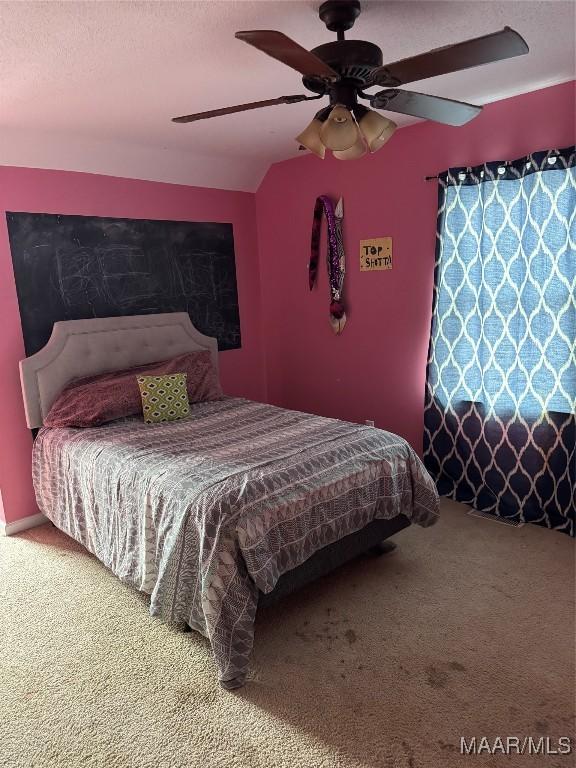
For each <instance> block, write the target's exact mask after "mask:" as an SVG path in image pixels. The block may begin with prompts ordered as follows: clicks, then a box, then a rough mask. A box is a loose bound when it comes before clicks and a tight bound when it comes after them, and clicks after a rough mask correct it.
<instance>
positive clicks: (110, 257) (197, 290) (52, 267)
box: [6, 212, 241, 355]
mask: <svg viewBox="0 0 576 768" xmlns="http://www.w3.org/2000/svg"><path fill="white" fill-rule="evenodd" d="M6 219H7V223H8V234H9V237H10V249H11V251H12V262H13V265H14V276H15V279H16V290H17V293H18V303H19V305H20V316H21V319H22V330H23V333H24V344H25V348H26V354H27V355H31V354H33V353H34V352H37V351H38V350H39V349H41V348H42V347H43V346H44V345H45V344H46V342H47V341H48V339H49V337H50V334H51V333H52V326H53V324H54V323H55V322H56V321H57V320H78V319H83V318H90V317H118V316H120V315H146V314H152V313H155V312H188V314H189V315H190V318H191V320H192V322H193V324H194V325H195V326H196V328H198V330H199V331H201V332H202V333H205V334H207V335H208V336H216V338H217V339H218V347H219V349H221V350H223V349H235V348H238V347H240V345H241V339H240V317H239V312H238V292H237V288H236V265H235V261H234V236H233V232H232V225H231V224H216V223H203V222H190V221H150V220H144V219H111V218H98V217H92V216H90V217H87V216H61V215H57V214H47V213H11V212H8V213H6Z"/></svg>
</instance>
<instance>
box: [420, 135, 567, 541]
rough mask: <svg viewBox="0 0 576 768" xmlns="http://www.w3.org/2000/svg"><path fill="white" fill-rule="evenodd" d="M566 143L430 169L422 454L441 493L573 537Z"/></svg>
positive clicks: (475, 506)
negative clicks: (431, 244) (430, 304)
mask: <svg viewBox="0 0 576 768" xmlns="http://www.w3.org/2000/svg"><path fill="white" fill-rule="evenodd" d="M575 164H576V163H575V148H574V147H569V148H567V149H563V150H550V151H547V152H538V153H535V154H533V155H529V156H527V157H523V158H521V159H520V160H516V161H514V162H506V163H503V162H495V163H487V164H485V165H482V166H478V167H475V168H451V169H450V170H448V171H446V172H445V173H442V174H440V176H439V206H438V229H437V250H436V268H435V280H434V282H435V285H434V311H433V318H432V331H431V339H430V354H429V359H428V369H427V383H426V405H425V429H424V458H425V463H426V466H427V468H428V470H429V471H430V473H431V474H432V476H433V477H434V478H435V480H436V483H437V485H438V490H439V492H440V493H441V494H442V495H445V496H450V497H452V498H454V499H456V500H458V501H462V502H464V503H467V504H470V505H471V506H472V507H474V508H475V509H477V510H480V511H484V512H491V513H493V514H495V515H499V516H502V517H506V518H509V519H514V520H516V521H527V522H532V523H539V524H541V525H545V526H547V527H549V528H555V529H557V530H561V531H565V532H566V533H569V534H570V535H574V513H575V507H576V498H575V497H576V424H575V419H576V417H575V414H576V169H575Z"/></svg>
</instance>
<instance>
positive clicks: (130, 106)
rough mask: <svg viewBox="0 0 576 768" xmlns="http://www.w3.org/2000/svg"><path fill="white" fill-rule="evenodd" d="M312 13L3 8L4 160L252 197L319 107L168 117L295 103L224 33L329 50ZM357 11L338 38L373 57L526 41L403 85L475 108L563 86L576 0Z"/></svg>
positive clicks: (281, 73) (287, 75)
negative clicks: (275, 34) (274, 36)
mask: <svg viewBox="0 0 576 768" xmlns="http://www.w3.org/2000/svg"><path fill="white" fill-rule="evenodd" d="M318 6H319V2H309V1H308V0H306V2H299V1H296V2H292V0H286V2H276V1H275V2H269V1H267V0H262V1H260V2H254V1H253V0H244V1H238V0H235V1H234V2H228V1H222V2H220V1H219V0H208V1H205V2H193V1H185V2H163V1H162V0H160V1H159V2H99V1H96V2H55V1H53V2H0V39H1V40H2V44H1V46H0V164H3V165H17V166H29V167H41V168H58V169H67V170H76V171H88V172H92V173H104V174H110V175H117V176H128V177H134V178H141V179H152V180H159V181H167V182H175V183H181V184H191V185H199V186H207V187H219V188H225V189H241V190H248V191H252V190H254V189H255V188H256V187H257V186H258V184H259V182H260V180H261V179H262V177H263V175H264V174H265V172H266V170H267V168H268V167H269V165H270V164H271V163H273V162H276V161H278V160H283V159H287V158H290V157H294V156H296V155H297V152H298V148H297V145H296V143H295V142H294V136H296V135H297V134H298V133H299V132H300V131H301V130H302V128H303V127H304V126H305V125H306V124H307V122H308V121H309V119H310V118H311V117H312V114H313V113H314V111H315V109H316V105H317V104H318V103H319V102H312V103H311V104H308V103H306V102H304V103H300V104H292V105H281V106H275V107H270V108H268V109H265V110H257V111H254V112H245V113H241V114H235V115H229V116H226V117H221V118H216V119H213V120H205V121H200V122H197V123H192V124H189V125H175V124H173V123H171V122H170V118H171V117H172V116H174V115H181V114H186V113H190V112H196V111H202V110H208V109H214V108H218V107H223V106H228V105H231V104H238V103H242V102H247V101H255V100H260V99H267V98H273V97H276V96H281V95H284V94H293V93H303V92H304V91H303V86H302V83H301V81H300V78H299V76H298V74H297V73H296V72H294V71H292V70H290V69H289V68H288V67H286V66H284V65H282V64H280V63H278V62H276V61H274V60H272V59H269V58H267V57H266V56H264V55H263V54H261V53H260V52H258V51H256V50H255V49H253V48H251V47H250V46H247V45H246V44H245V43H243V42H241V41H239V40H236V39H235V38H234V32H235V31H237V30H243V29H278V30H280V31H282V32H284V33H285V34H287V35H289V36H290V37H292V38H294V39H295V40H297V41H298V42H299V43H301V44H302V45H303V46H305V47H307V48H312V47H314V46H316V45H319V44H321V43H323V42H329V41H331V40H333V39H334V36H333V35H332V33H329V32H328V31H327V30H326V28H325V27H324V25H323V24H322V23H321V22H320V20H319V19H318V16H317V11H318ZM362 6H363V8H362V15H361V16H360V18H359V20H358V21H357V22H356V25H355V27H354V30H353V31H352V33H351V34H350V35H349V36H350V37H351V38H355V39H364V40H370V41H373V42H375V43H377V44H378V45H379V46H380V47H381V48H382V50H383V53H384V60H385V61H396V60H398V59H402V58H405V57H407V56H411V55H414V54H416V53H419V52H423V51H427V50H430V49H431V48H435V47H438V46H442V45H447V44H450V43H455V42H459V41H461V40H465V39H467V38H471V37H477V36H479V35H483V34H486V33H489V32H492V31H496V30H498V29H501V28H502V27H504V26H505V25H508V26H511V27H513V28H514V29H516V30H517V31H518V32H520V34H521V35H522V36H523V37H524V38H525V39H526V41H527V42H528V44H529V46H530V54H529V55H527V56H523V57H520V58H518V59H513V60H509V61H503V62H500V63H496V64H490V65H487V66H484V67H479V68H477V69H473V70H467V71H464V72H460V73H455V74H451V75H446V76H443V77H437V78H432V79H429V80H425V81H422V82H420V83H411V84H410V86H409V88H411V89H412V90H418V91H420V92H423V93H432V94H436V95H438V96H445V97H448V98H453V99H459V100H462V101H468V102H472V103H478V104H485V103H487V102H491V101H495V100H498V99H502V98H506V97H509V96H513V95H516V94H519V93H524V92H526V91H531V90H536V89H538V88H543V87H545V86H548V85H554V84H556V83H560V82H564V81H566V80H570V79H572V78H574V76H575V72H574V66H575V65H574V59H575V40H574V36H575V33H574V30H575V8H576V5H575V4H574V3H573V2H560V1H558V2H556V1H555V2H530V1H529V0H521V1H517V2H497V1H496V0H495V1H494V2H492V1H491V0H490V1H489V2H480V1H477V0H473V1H472V2H468V1H467V0H458V2H455V1H453V0H449V1H448V2H434V1H432V0H430V1H425V2H418V1H416V0H413V1H408V0H402V2H376V1H375V0H372V1H371V2H363V3H362ZM390 116H391V115H390ZM394 119H395V120H396V121H397V122H399V123H400V124H403V125H405V124H407V123H409V122H411V121H412V122H414V120H412V119H411V118H403V119H402V118H401V119H400V120H398V116H396V117H394ZM390 146H392V145H390ZM319 162H320V161H319Z"/></svg>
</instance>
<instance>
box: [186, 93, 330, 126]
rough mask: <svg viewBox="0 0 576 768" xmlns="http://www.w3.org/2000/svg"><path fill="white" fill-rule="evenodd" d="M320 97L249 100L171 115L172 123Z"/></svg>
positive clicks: (281, 97)
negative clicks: (232, 104)
mask: <svg viewBox="0 0 576 768" xmlns="http://www.w3.org/2000/svg"><path fill="white" fill-rule="evenodd" d="M318 98H321V97H320V96H280V97H279V98H277V99H266V100H265V101H251V102H249V103H248V104H238V105H237V106H235V107H223V108H222V109H210V110H208V111H207V112H197V113H196V114H195V115H182V117H173V118H172V122H173V123H193V122H195V121H196V120H206V118H208V117H220V116H221V115H231V114H233V113H234V112H246V111H248V110H249V109H260V107H273V106H274V105H275V104H296V103H297V102H299V101H311V100H313V99H318Z"/></svg>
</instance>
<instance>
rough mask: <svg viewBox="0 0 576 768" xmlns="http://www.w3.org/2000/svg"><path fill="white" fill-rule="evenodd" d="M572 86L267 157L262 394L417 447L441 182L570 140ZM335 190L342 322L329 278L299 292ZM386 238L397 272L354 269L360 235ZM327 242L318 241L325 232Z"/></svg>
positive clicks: (260, 201) (262, 200) (260, 207)
mask: <svg viewBox="0 0 576 768" xmlns="http://www.w3.org/2000/svg"><path fill="white" fill-rule="evenodd" d="M574 115H575V105H574V83H566V84H563V85H559V86H555V87H552V88H547V89H544V90H540V91H536V92H533V93H530V94H526V95H523V96H518V97H516V98H513V99H507V100H504V101H501V102H497V103H494V104H490V105H488V106H487V107H486V108H485V109H484V111H483V112H482V114H481V115H480V116H479V117H478V118H477V119H476V120H474V121H472V122H471V123H470V124H468V125H467V126H465V127H462V128H450V127H445V126H440V125H437V124H434V123H419V124H417V125H414V126H411V127H408V128H404V129H402V130H399V131H398V132H397V133H396V135H395V136H393V137H392V139H391V140H390V142H389V144H387V145H386V146H385V147H384V148H383V149H381V150H380V151H379V152H378V153H377V154H375V155H371V156H368V157H365V158H362V159H361V160H358V161H353V162H342V161H338V160H334V159H333V158H332V157H331V158H329V159H326V160H324V161H321V160H319V159H317V158H316V157H314V156H311V155H308V156H304V157H301V158H297V159H294V160H289V161H286V162H283V163H279V164H277V165H274V166H272V168H271V169H270V170H269V172H268V174H267V175H266V177H265V179H264V181H263V182H262V185H261V187H260V189H259V190H258V193H257V195H256V206H257V219H258V237H259V256H260V280H261V287H262V322H263V328H264V338H265V354H266V368H267V374H268V397H269V400H270V401H271V402H274V403H277V404H280V405H283V406H286V407H290V408H296V409H301V410H305V411H312V412H315V413H319V414H322V415H326V416H334V417H338V418H342V419H348V420H351V421H358V422H360V421H363V420H364V419H374V420H375V422H376V426H378V427H381V428H384V429H389V430H391V431H393V432H397V433H398V434H400V435H402V436H403V437H405V438H406V439H407V440H409V441H410V443H411V444H412V445H413V446H414V447H415V448H416V449H417V450H418V451H420V450H421V447H422V421H423V400H424V382H425V369H426V357H427V350H428V337H429V330H430V316H431V300H432V285H433V267H434V248H435V229H436V205H437V184H436V183H435V182H426V181H424V176H427V175H432V174H435V173H436V172H438V171H441V170H444V169H446V168H448V167H451V166H458V165H476V164H479V163H482V162H485V161H488V160H501V159H514V158H516V157H521V156H522V155H525V154H528V153H530V152H532V151H535V150H539V149H547V148H550V147H563V146H567V145H570V144H572V143H574V140H575V131H574ZM320 194H327V195H330V196H331V197H333V198H337V197H339V196H340V195H343V197H344V211H345V219H344V239H345V246H346V252H347V257H348V272H347V274H346V297H347V304H348V325H347V326H346V328H345V330H344V333H343V335H342V336H341V337H335V336H334V335H333V333H332V330H331V329H330V326H329V323H328V306H329V300H328V295H329V292H328V280H327V275H326V268H325V260H324V259H325V257H324V254H322V260H321V267H322V268H321V270H320V281H319V283H320V284H319V286H317V287H316V288H315V289H314V291H313V292H312V294H310V292H309V290H308V287H307V261H308V257H309V251H310V228H311V222H312V210H313V206H314V200H315V198H316V197H317V195H320ZM388 235H391V236H392V238H393V259H394V267H393V269H392V270H391V271H385V272H363V273H361V272H360V271H359V258H358V253H359V241H360V240H361V239H365V238H371V237H381V236H388ZM322 242H323V247H324V248H325V237H324V234H323V236H322Z"/></svg>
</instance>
